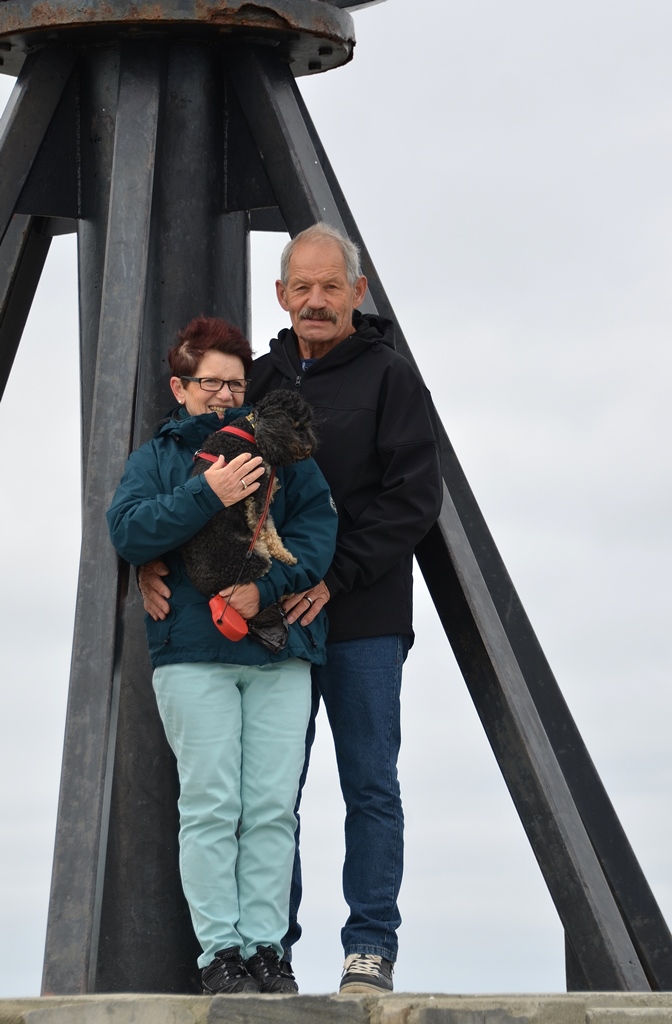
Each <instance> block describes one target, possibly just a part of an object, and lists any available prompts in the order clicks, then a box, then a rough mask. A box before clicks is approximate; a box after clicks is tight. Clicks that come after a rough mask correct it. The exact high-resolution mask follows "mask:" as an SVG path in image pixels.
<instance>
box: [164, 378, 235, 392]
mask: <svg viewBox="0 0 672 1024" xmlns="http://www.w3.org/2000/svg"><path fill="white" fill-rule="evenodd" d="M180 380H190V381H193V383H194V384H198V386H199V387H200V389H201V391H221V390H222V388H223V387H224V385H225V384H226V386H227V387H228V389H229V391H230V392H231V394H232V395H237V394H240V392H241V391H247V389H248V388H249V386H250V381H249V380H247V378H245V377H243V379H242V380H220V379H219V377H180Z"/></svg>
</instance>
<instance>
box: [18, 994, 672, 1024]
mask: <svg viewBox="0 0 672 1024" xmlns="http://www.w3.org/2000/svg"><path fill="white" fill-rule="evenodd" d="M0 1024H672V993H670V992H655V993H643V992H642V993H640V992H628V993H623V992H615V993H611V992H594V993H570V994H568V995H520V996H515V995H505V996H497V995H488V996H458V995H453V996H450V995H425V994H419V995H412V994H407V993H398V994H396V993H395V994H394V995H389V996H380V997H376V996H372V997H369V996H215V997H214V998H213V997H208V996H161V995H130V994H129V995H117V996H103V995H101V996H49V997H45V998H41V999H38V998H36V999H4V1000H0Z"/></svg>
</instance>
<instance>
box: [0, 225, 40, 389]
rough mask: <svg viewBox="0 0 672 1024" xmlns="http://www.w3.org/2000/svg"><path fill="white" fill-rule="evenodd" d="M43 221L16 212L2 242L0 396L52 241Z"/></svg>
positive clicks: (0, 259) (0, 258)
mask: <svg viewBox="0 0 672 1024" xmlns="http://www.w3.org/2000/svg"><path fill="white" fill-rule="evenodd" d="M42 223H43V222H42V218H40V217H30V216H28V215H27V214H16V216H15V217H13V219H12V221H11V223H10V225H9V229H8V231H7V234H6V235H5V237H4V239H3V241H2V244H1V245H0V398H2V396H3V394H4V391H5V387H6V385H7V380H8V378H9V374H10V372H11V369H12V364H13V363H14V358H15V356H16V352H17V349H18V347H19V342H20V340H21V335H22V334H23V328H24V327H25V325H26V320H27V319H28V314H29V312H30V307H31V304H32V301H33V298H34V296H35V291H36V290H37V286H38V283H39V280H40V275H41V274H42V268H43V267H44V261H45V260H46V258H47V253H48V252H49V246H50V244H51V237H50V236H48V235H45V234H43V233H42V232H41V227H42Z"/></svg>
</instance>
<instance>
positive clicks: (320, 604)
mask: <svg viewBox="0 0 672 1024" xmlns="http://www.w3.org/2000/svg"><path fill="white" fill-rule="evenodd" d="M330 597H331V594H330V593H329V588H328V587H327V584H326V583H325V582H324V580H321V581H320V583H317V584H316V585H315V586H314V587H312V589H311V590H304V591H303V593H301V594H288V595H287V597H283V599H282V607H283V608H284V609H285V614H286V616H287V621H288V622H289V624H290V625H291V624H292V622H296V620H297V619H298V618H300V617H301V613H302V612H305V615H304V616H303V618H302V619H301V625H302V626H309V625H310V624H311V622H312V621H313V619H314V618H315V616H316V615H317V613H318V612H319V611H321V610H322V609H323V608H324V606H325V604H326V603H327V601H328V600H329V598H330ZM306 609H308V610H307V611H306Z"/></svg>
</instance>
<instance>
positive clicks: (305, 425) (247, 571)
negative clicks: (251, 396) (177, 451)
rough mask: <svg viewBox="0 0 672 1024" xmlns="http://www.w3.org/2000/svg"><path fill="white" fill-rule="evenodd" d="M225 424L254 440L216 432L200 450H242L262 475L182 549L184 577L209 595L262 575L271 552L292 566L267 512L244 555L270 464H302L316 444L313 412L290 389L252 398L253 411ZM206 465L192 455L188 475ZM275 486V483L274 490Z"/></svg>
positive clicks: (261, 503)
mask: <svg viewBox="0 0 672 1024" xmlns="http://www.w3.org/2000/svg"><path fill="white" fill-rule="evenodd" d="M228 426H232V427H238V428H239V429H241V430H245V431H247V433H249V434H254V438H255V443H254V444H253V443H252V442H251V441H246V440H245V438H243V437H238V436H237V435H236V434H228V433H222V432H221V431H219V430H217V431H215V432H214V434H210V435H209V437H207V438H206V440H205V443H204V445H203V447H202V449H201V451H203V452H206V453H208V454H210V455H223V456H224V458H225V459H226V461H227V462H230V461H231V460H232V459H235V457H236V456H237V455H241V454H242V453H243V452H249V453H250V455H261V457H262V458H263V460H264V462H263V465H264V469H265V473H264V476H263V477H261V478H260V481H259V483H260V486H259V488H258V489H257V490H256V491H255V492H254V494H251V495H250V496H249V497H248V498H246V499H244V500H243V501H239V502H236V504H235V505H230V506H229V507H228V508H222V511H221V512H218V513H217V514H216V515H214V516H213V517H212V519H211V520H210V522H209V523H208V524H207V525H206V526H204V527H203V529H202V530H199V532H198V533H197V534H196V535H195V536H194V537H192V538H191V540H190V541H189V542H188V543H187V544H184V545H183V547H182V556H183V558H184V564H185V567H186V570H187V575H188V576H189V579H190V580H191V582H192V583H193V584H194V586H195V587H196V589H197V590H200V592H201V593H202V594H205V596H206V597H208V598H210V597H213V596H214V595H215V594H217V593H219V591H220V590H223V589H224V588H225V587H230V586H233V584H234V583H240V584H244V583H252V582H253V580H256V579H258V578H259V577H260V576H263V574H264V573H265V572H267V571H268V569H269V568H270V564H271V556H273V557H274V558H278V559H279V560H280V561H282V562H286V563H287V564H289V565H295V564H296V559H295V558H294V556H293V555H292V554H291V552H289V551H287V549H286V548H285V546H284V544H283V543H282V540H281V539H280V537H279V536H278V534H277V531H276V529H275V526H274V524H273V520H272V519H271V516H270V514H269V515H268V516H267V518H266V522H265V523H264V526H263V528H262V530H261V533H260V534H259V537H258V539H257V542H256V544H255V546H254V550H253V551H252V554H251V555H250V557H249V558H247V557H246V556H247V552H248V549H249V547H250V544H251V542H252V536H253V533H254V530H255V528H256V525H257V523H258V521H259V517H260V516H261V514H262V512H263V509H264V504H265V502H266V494H267V492H268V485H269V479H270V469H271V467H272V466H290V465H292V464H293V463H295V462H301V461H302V460H303V459H307V458H309V457H310V456H311V455H312V453H313V452H314V451H315V449H316V447H317V437H316V434H315V422H314V416H313V410H312V409H311V407H310V406H309V405H308V403H307V402H304V400H303V399H302V398H301V396H300V395H299V394H297V393H296V392H295V391H271V392H270V394H268V395H266V397H265V398H262V399H261V401H259V402H257V404H256V405H255V406H254V409H253V411H252V413H250V414H249V415H248V416H240V417H239V418H237V419H235V420H232V421H231V422H230V423H229V424H228ZM211 465H212V463H211V462H209V461H207V460H206V459H200V458H196V465H195V468H194V472H193V476H198V475H199V474H200V473H204V472H205V471H206V470H207V469H209V468H210V466H211ZM277 487H278V484H277V482H276V483H274V493H275V490H276V489H277Z"/></svg>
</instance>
